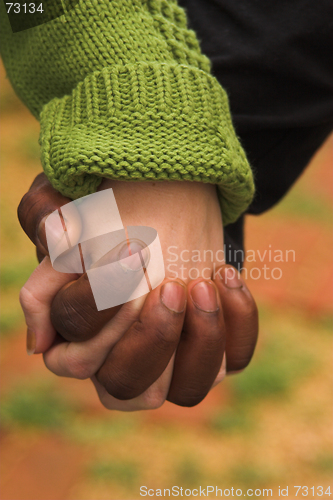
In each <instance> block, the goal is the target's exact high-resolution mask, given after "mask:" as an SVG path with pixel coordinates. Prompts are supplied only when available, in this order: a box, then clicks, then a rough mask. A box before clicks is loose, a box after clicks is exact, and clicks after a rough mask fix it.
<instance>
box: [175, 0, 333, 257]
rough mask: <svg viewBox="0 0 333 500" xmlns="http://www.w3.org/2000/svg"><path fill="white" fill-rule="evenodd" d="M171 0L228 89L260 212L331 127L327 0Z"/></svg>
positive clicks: (236, 236) (238, 240)
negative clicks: (180, 8) (176, 0)
mask: <svg viewBox="0 0 333 500" xmlns="http://www.w3.org/2000/svg"><path fill="white" fill-rule="evenodd" d="M179 3H180V5H182V6H183V7H185V9H186V11H187V15H188V19H189V22H190V25H191V26H190V27H191V28H192V29H194V30H195V31H196V33H197V35H198V38H199V40H200V43H201V48H202V51H203V52H204V53H205V54H206V55H207V56H208V57H209V58H210V60H211V62H212V70H213V74H214V75H215V76H216V78H217V79H218V80H219V82H220V83H221V85H223V87H224V88H225V89H226V91H227V93H228V95H229V100H230V107H231V114H232V117H233V122H234V125H235V128H236V132H237V135H238V136H239V138H240V140H241V142H242V145H243V147H244V148H245V151H246V153H247V156H248V159H249V161H250V164H251V166H252V168H253V170H254V174H255V180H256V196H255V199H254V201H253V203H252V205H251V206H250V207H249V209H248V212H249V213H252V214H260V213H262V212H264V211H265V210H268V209H269V208H271V207H272V206H273V205H275V204H276V203H277V202H278V201H279V200H280V199H281V198H282V197H283V196H284V195H285V193H286V192H287V191H288V190H289V189H290V187H291V186H292V184H293V183H294V182H295V180H296V179H297V178H298V176H299V175H300V174H301V172H302V171H303V170H304V168H305V167H306V165H307V164H308V162H309V160H310V159H311V157H312V156H313V154H314V153H315V152H316V150H317V149H318V148H319V147H320V146H321V144H322V143H323V142H324V140H325V139H326V137H327V136H328V135H329V133H330V132H331V130H332V129H333V64H332V54H333V36H332V33H333V2H332V0H318V1H316V2H314V1H313V0H293V1H290V0H279V2H272V1H270V0H246V1H244V0H179ZM242 227H243V221H242V220H240V221H238V222H237V223H236V224H235V225H229V226H227V227H226V228H225V241H226V242H227V243H228V244H229V245H234V248H235V249H237V248H242V244H243V229H242ZM227 256H228V252H227ZM228 260H229V262H230V263H232V264H239V265H240V262H239V259H238V262H236V261H235V260H234V259H231V260H230V259H228Z"/></svg>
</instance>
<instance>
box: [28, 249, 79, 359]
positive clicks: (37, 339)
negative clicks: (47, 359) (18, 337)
mask: <svg viewBox="0 0 333 500" xmlns="http://www.w3.org/2000/svg"><path fill="white" fill-rule="evenodd" d="M75 276H76V275H74V274H63V273H58V272H57V271H55V270H54V269H53V267H52V265H51V262H50V259H49V257H45V258H44V259H43V261H42V262H41V263H40V264H39V266H38V267H37V268H36V269H35V270H34V272H33V273H32V275H31V276H30V278H29V279H28V281H27V282H26V283H25V285H24V286H23V287H22V289H21V291H20V303H21V306H22V309H23V312H24V316H25V321H26V324H27V327H28V335H27V348H28V351H29V354H39V353H41V352H44V351H46V350H47V349H48V348H49V347H50V346H51V344H52V342H53V340H54V338H55V333H56V332H55V329H54V327H53V326H52V323H51V320H50V310H51V303H52V300H53V297H54V295H55V294H56V293H57V292H58V290H59V289H61V288H62V287H63V286H64V285H65V284H66V283H67V282H68V280H72V279H73V278H74V277H75Z"/></svg>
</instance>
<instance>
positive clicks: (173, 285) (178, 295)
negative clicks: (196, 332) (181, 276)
mask: <svg viewBox="0 0 333 500" xmlns="http://www.w3.org/2000/svg"><path fill="white" fill-rule="evenodd" d="M161 301H162V303H163V304H164V305H165V307H167V308H168V309H170V310H171V311H173V312H177V313H181V312H183V311H184V309H185V306H186V290H185V287H184V286H183V285H181V284H180V283H178V282H177V281H168V282H167V283H165V284H164V285H163V286H162V289H161Z"/></svg>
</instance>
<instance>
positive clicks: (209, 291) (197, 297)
mask: <svg viewBox="0 0 333 500" xmlns="http://www.w3.org/2000/svg"><path fill="white" fill-rule="evenodd" d="M191 297H192V300H193V303H194V305H195V306H196V307H197V308H198V309H201V311H205V312H215V311H217V310H218V308H219V306H218V302H217V295H216V289H215V287H214V285H213V284H212V283H210V282H209V281H199V283H197V284H196V285H194V287H193V288H192V290H191Z"/></svg>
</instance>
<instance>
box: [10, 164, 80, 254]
mask: <svg viewBox="0 0 333 500" xmlns="http://www.w3.org/2000/svg"><path fill="white" fill-rule="evenodd" d="M70 201H71V200H70V199H69V198H66V197H65V196H62V195H61V194H60V193H59V192H58V191H56V190H55V189H54V188H53V187H52V185H51V183H50V181H49V180H48V179H47V177H46V175H45V174H44V173H41V174H39V175H37V177H36V178H35V180H34V182H33V183H32V185H31V187H30V189H29V191H28V192H27V193H26V194H25V195H24V196H23V198H22V200H21V202H20V204H19V207H18V209H17V214H18V218H19V221H20V224H21V226H22V228H23V230H24V231H25V233H26V234H27V235H28V236H29V238H30V239H31V241H32V242H33V243H34V244H35V245H36V247H37V250H38V252H39V253H40V254H43V255H47V254H48V247H47V241H46V234H45V220H46V218H47V216H48V215H50V214H51V213H52V212H54V211H55V210H57V209H59V208H60V207H62V206H63V205H65V204H66V203H69V202H70ZM72 212H73V214H74V215H73V220H71V221H68V222H66V230H67V231H68V232H69V233H71V241H72V242H73V241H77V238H78V233H79V232H80V230H81V223H80V219H79V216H78V213H77V211H75V210H74V209H73V210H72ZM75 214H76V216H75Z"/></svg>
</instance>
